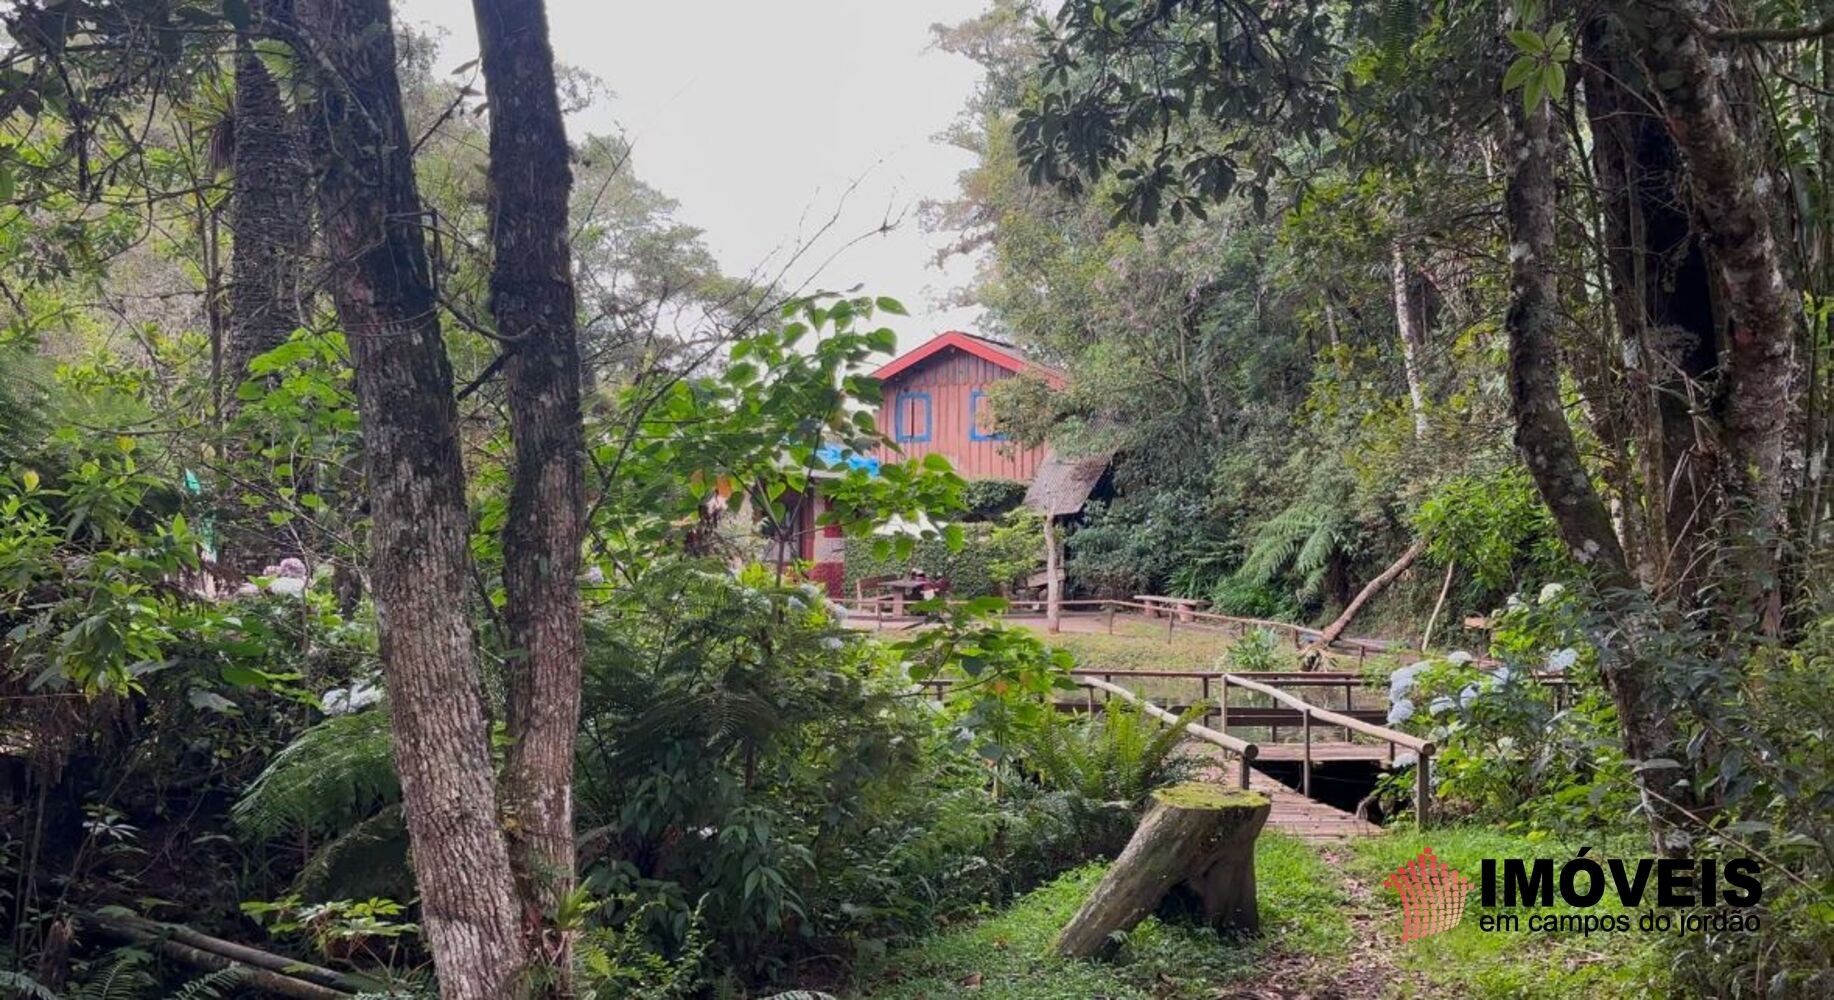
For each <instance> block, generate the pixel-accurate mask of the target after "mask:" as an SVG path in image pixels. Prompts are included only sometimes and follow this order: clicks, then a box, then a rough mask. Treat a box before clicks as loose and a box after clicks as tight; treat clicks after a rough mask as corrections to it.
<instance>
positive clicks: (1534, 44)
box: [1509, 30, 1547, 56]
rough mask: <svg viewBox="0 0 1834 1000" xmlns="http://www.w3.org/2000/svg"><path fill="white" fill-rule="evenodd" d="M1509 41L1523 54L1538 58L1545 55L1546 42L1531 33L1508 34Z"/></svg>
mask: <svg viewBox="0 0 1834 1000" xmlns="http://www.w3.org/2000/svg"><path fill="white" fill-rule="evenodd" d="M1509 41H1510V44H1512V45H1514V46H1515V47H1516V48H1518V49H1521V50H1522V51H1524V52H1528V53H1532V54H1534V55H1538V56H1542V55H1546V54H1547V42H1546V41H1545V40H1544V39H1542V37H1541V36H1540V35H1538V34H1536V33H1534V32H1532V31H1521V30H1517V31H1512V32H1510V33H1509Z"/></svg>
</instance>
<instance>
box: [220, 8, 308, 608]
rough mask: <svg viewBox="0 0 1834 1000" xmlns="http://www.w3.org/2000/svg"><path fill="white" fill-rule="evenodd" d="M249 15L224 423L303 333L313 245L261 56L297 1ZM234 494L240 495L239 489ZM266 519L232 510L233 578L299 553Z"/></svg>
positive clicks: (229, 552)
mask: <svg viewBox="0 0 1834 1000" xmlns="http://www.w3.org/2000/svg"><path fill="white" fill-rule="evenodd" d="M251 7H252V9H251V17H252V19H253V20H252V23H251V25H250V28H249V29H248V30H244V31H239V32H237V37H236V54H235V96H234V104H233V110H232V113H231V116H230V129H231V130H232V132H233V143H232V148H233V152H232V155H231V172H232V181H231V192H230V203H229V228H230V234H231V237H232V241H231V244H230V263H229V275H230V277H229V295H228V298H229V303H228V304H229V321H228V323H227V330H226V331H225V334H226V335H225V336H224V338H223V339H224V344H223V360H222V367H221V370H220V372H219V376H218V377H219V380H220V384H219V386H218V387H217V398H218V399H219V400H221V405H220V409H221V412H220V413H219V414H218V416H219V417H220V418H221V419H223V420H224V422H225V423H227V422H228V420H229V419H230V418H232V417H233V416H234V414H235V411H236V409H237V408H238V406H239V401H238V397H237V395H236V389H237V387H239V386H240V385H241V384H242V382H243V381H244V380H245V379H247V378H248V363H249V361H250V360H251V359H253V358H255V357H256V356H258V355H261V354H265V353H267V352H268V351H271V350H273V349H274V348H276V347H278V346H280V345H281V344H283V343H285V342H286V340H287V338H288V337H289V336H291V335H292V332H293V330H294V328H295V327H297V326H298V325H299V312H300V309H299V296H300V287H299V276H300V271H301V261H302V260H303V258H304V257H305V254H306V246H307V243H308V241H309V240H310V237H311V230H310V222H311V217H310V212H309V211H308V207H309V203H310V200H311V190H310V181H311V177H310V174H309V172H308V169H307V163H306V148H305V139H304V135H303V131H302V129H301V127H300V123H299V120H298V118H297V117H296V116H295V115H294V114H293V113H292V112H291V111H289V110H288V109H287V107H286V103H285V102H284V101H283V100H282V99H281V93H280V87H279V84H278V82H277V81H276V80H275V79H274V77H273V74H271V73H269V72H268V68H267V65H266V64H265V63H263V62H262V61H261V57H260V56H259V55H258V54H257V51H256V38H257V37H258V36H261V35H270V34H276V33H285V32H287V31H290V29H291V26H292V23H293V6H292V3H291V0H265V2H261V3H257V4H254V5H251ZM223 453H224V457H225V458H226V459H227V460H229V461H230V462H231V463H232V464H234V463H238V462H240V461H242V460H245V459H248V458H250V457H253V456H254V454H255V453H256V452H255V444H254V443H251V442H247V441H244V440H242V439H240V438H239V437H237V436H236V435H233V434H232V435H229V436H227V437H226V439H225V440H224V443H223ZM295 485H297V484H295ZM227 492H228V493H230V494H232V495H233V494H238V493H240V492H241V491H240V490H239V489H236V488H234V487H233V485H232V486H231V488H230V489H229V490H227ZM267 514H268V508H266V507H257V508H250V507H247V506H244V505H242V504H240V503H235V502H232V503H229V504H227V505H226V507H225V510H224V511H223V516H222V518H221V521H222V522H223V527H224V532H223V545H222V550H221V553H220V555H219V559H218V564H219V565H220V566H221V567H223V568H225V569H227V570H228V571H229V572H230V574H231V575H233V576H247V575H250V574H253V573H258V572H260V571H261V569H262V567H263V566H265V565H267V564H269V563H274V562H278V561H279V557H280V556H281V555H282V554H293V552H294V551H295V550H294V549H293V548H292V547H290V546H287V545H285V544H284V543H283V542H282V541H281V539H280V537H279V534H278V532H277V531H276V530H275V529H274V528H273V527H272V526H271V525H269V524H268V523H267Z"/></svg>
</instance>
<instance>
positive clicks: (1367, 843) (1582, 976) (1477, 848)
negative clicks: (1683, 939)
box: [1346, 827, 1672, 1000]
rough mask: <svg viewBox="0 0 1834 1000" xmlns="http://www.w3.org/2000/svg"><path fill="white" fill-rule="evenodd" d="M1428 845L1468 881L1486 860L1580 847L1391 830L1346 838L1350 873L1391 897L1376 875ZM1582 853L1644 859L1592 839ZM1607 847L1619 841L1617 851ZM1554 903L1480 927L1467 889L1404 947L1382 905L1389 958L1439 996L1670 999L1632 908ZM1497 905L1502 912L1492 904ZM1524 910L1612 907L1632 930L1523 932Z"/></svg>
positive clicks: (1636, 847)
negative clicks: (1453, 907) (1456, 920)
mask: <svg viewBox="0 0 1834 1000" xmlns="http://www.w3.org/2000/svg"><path fill="white" fill-rule="evenodd" d="M1428 845H1430V846H1431V847H1432V848H1433V853H1434V854H1435V855H1437V856H1438V857H1439V859H1440V860H1441V861H1443V862H1445V863H1446V864H1448V865H1450V866H1452V867H1453V868H1455V869H1457V870H1458V871H1459V872H1461V873H1463V874H1464V875H1465V877H1466V878H1469V879H1471V880H1472V882H1473V883H1475V882H1476V881H1477V880H1478V879H1479V878H1480V877H1481V876H1480V869H1479V865H1480V864H1481V862H1482V860H1483V859H1484V858H1510V857H1520V858H1536V857H1545V858H1552V859H1554V864H1555V870H1556V871H1558V870H1559V866H1560V865H1561V864H1562V863H1564V862H1566V861H1569V860H1571V859H1572V858H1573V857H1574V856H1575V855H1576V854H1577V853H1578V849H1579V847H1581V846H1584V845H1581V844H1574V845H1564V844H1562V845H1555V844H1551V843H1548V842H1545V841H1544V842H1541V843H1530V842H1529V841H1526V840H1524V839H1523V838H1521V837H1516V836H1511V835H1509V834H1506V833H1499V832H1497V831H1495V830H1490V829H1485V828H1482V827H1454V828H1449V829H1439V830H1429V831H1427V832H1426V833H1425V834H1417V833H1414V832H1413V831H1411V830H1394V831H1392V832H1389V833H1387V834H1385V835H1383V836H1380V837H1368V838H1364V839H1362V840H1356V841H1352V842H1350V843H1349V845H1348V848H1349V852H1350V861H1349V864H1348V865H1347V869H1346V870H1347V871H1348V872H1349V874H1350V875H1351V877H1353V878H1355V879H1357V880H1359V881H1361V882H1362V883H1363V884H1365V885H1370V886H1373V887H1375V891H1376V893H1377V894H1378V898H1379V899H1383V900H1386V901H1388V902H1390V903H1392V902H1393V898H1394V894H1393V893H1392V891H1390V890H1388V889H1384V888H1381V884H1382V879H1383V878H1384V877H1385V876H1386V875H1387V873H1388V872H1391V871H1393V870H1394V869H1395V868H1396V867H1398V866H1399V865H1401V864H1402V863H1404V862H1406V861H1408V860H1411V859H1412V858H1413V857H1414V856H1415V855H1417V854H1418V853H1419V852H1420V849H1421V847H1423V846H1428ZM1591 846H1592V850H1591V851H1590V852H1589V853H1588V855H1587V856H1588V857H1592V858H1596V859H1599V860H1600V861H1601V863H1602V862H1603V860H1604V859H1605V858H1609V857H1613V856H1617V857H1625V858H1634V857H1641V856H1643V855H1644V854H1646V853H1647V851H1648V848H1647V846H1645V845H1643V844H1641V843H1640V842H1639V843H1625V844H1619V845H1607V844H1599V843H1593V844H1592V845H1591ZM1613 847H1616V848H1621V849H1620V850H1616V852H1615V853H1614V851H1613ZM1554 899H1555V905H1554V906H1553V907H1552V908H1544V909H1541V910H1538V911H1530V910H1517V911H1515V912H1517V913H1518V914H1519V915H1520V918H1521V920H1522V922H1523V923H1524V925H1525V928H1524V929H1523V930H1520V931H1517V932H1505V931H1491V932H1485V931H1482V930H1479V929H1478V915H1479V913H1480V912H1482V910H1481V908H1480V907H1479V905H1478V899H1477V892H1476V890H1475V889H1473V891H1472V895H1471V901H1470V904H1469V906H1468V908H1467V909H1466V911H1465V919H1464V920H1463V921H1462V922H1461V923H1460V924H1459V925H1458V926H1457V927H1455V928H1453V929H1452V930H1450V931H1447V932H1445V933H1443V934H1436V935H1434V936H1432V937H1428V938H1423V939H1421V940H1418V941H1411V942H1408V943H1407V944H1401V943H1400V939H1401V910H1400V907H1399V906H1398V905H1392V906H1390V907H1388V909H1387V913H1386V920H1385V924H1386V926H1384V927H1382V928H1381V933H1382V934H1383V936H1384V937H1386V938H1388V939H1389V940H1392V941H1393V942H1395V948H1396V952H1395V963H1396V965H1397V967H1399V968H1403V969H1406V970H1408V971H1410V972H1411V973H1412V974H1414V975H1415V976H1417V977H1418V978H1419V979H1420V980H1423V981H1424V983H1426V984H1428V986H1429V987H1430V988H1429V989H1428V990H1427V991H1426V992H1429V993H1431V994H1433V995H1444V996H1453V995H1456V996H1471V997H1497V998H1503V997H1510V998H1524V1000H1529V998H1541V997H1547V998H1555V997H1645V996H1668V995H1672V991H1671V990H1670V989H1668V988H1667V987H1666V986H1665V981H1664V977H1663V973H1664V967H1665V965H1666V959H1665V958H1664V956H1663V955H1662V954H1661V952H1660V950H1659V949H1658V948H1657V947H1656V944H1657V943H1658V942H1659V941H1660V940H1661V939H1660V937H1658V936H1652V935H1648V934H1643V933H1641V932H1639V931H1637V930H1636V929H1635V926H1634V924H1635V921H1636V917H1637V913H1636V911H1632V910H1625V909H1622V908H1620V907H1618V906H1616V905H1614V904H1615V899H1616V897H1615V896H1614V895H1613V894H1611V893H1606V895H1605V902H1604V903H1601V904H1600V905H1598V906H1596V907H1592V908H1590V909H1586V910H1580V909H1576V908H1573V907H1569V906H1567V905H1566V904H1565V903H1563V902H1561V901H1560V897H1559V894H1558V893H1556V894H1555V897H1554ZM1496 912H1508V911H1502V910H1500V909H1499V910H1498V911H1496ZM1531 912H1538V913H1540V914H1542V915H1544V917H1543V919H1545V915H1546V914H1555V915H1559V914H1582V913H1591V914H1600V915H1604V914H1617V913H1628V914H1629V915H1630V918H1631V921H1632V925H1633V926H1632V929H1631V930H1630V932H1629V933H1624V934H1618V933H1605V934H1592V935H1589V936H1582V935H1580V934H1578V933H1570V932H1560V933H1550V932H1542V933H1532V932H1530V931H1528V930H1526V923H1527V920H1528V916H1529V914H1530V913H1531Z"/></svg>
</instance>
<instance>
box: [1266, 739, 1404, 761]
mask: <svg viewBox="0 0 1834 1000" xmlns="http://www.w3.org/2000/svg"><path fill="white" fill-rule="evenodd" d="M1259 746H1260V749H1261V755H1260V757H1258V758H1257V759H1258V760H1263V761H1269V760H1272V761H1281V762H1285V763H1298V762H1299V761H1302V760H1304V759H1305V744H1303V743H1262V744H1259ZM1409 752H1411V751H1409ZM1388 757H1389V749H1388V747H1387V746H1386V745H1377V744H1373V743H1319V742H1317V741H1316V740H1315V741H1313V743H1312V763H1314V764H1330V763H1333V762H1336V761H1375V762H1378V763H1386V762H1387V761H1388Z"/></svg>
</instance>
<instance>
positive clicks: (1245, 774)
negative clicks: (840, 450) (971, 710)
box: [842, 598, 1567, 840]
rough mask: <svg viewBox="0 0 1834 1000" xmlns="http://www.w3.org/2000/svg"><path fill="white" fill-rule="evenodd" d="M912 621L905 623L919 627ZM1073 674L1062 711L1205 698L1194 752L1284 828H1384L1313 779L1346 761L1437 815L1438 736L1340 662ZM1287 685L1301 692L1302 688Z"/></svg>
mask: <svg viewBox="0 0 1834 1000" xmlns="http://www.w3.org/2000/svg"><path fill="white" fill-rule="evenodd" d="M842 603H844V604H848V605H849V606H850V610H851V612H852V614H854V615H859V616H862V618H865V617H866V616H870V619H868V620H869V622H870V624H867V622H865V621H856V622H855V627H872V628H875V629H883V628H886V627H887V626H888V623H889V620H888V618H887V616H886V607H885V606H884V604H883V603H882V602H880V601H879V600H877V599H871V598H864V599H862V600H859V601H853V602H842ZM1063 607H1064V609H1065V612H1066V615H1065V617H1066V618H1068V617H1071V616H1075V617H1080V618H1095V619H1097V620H1098V621H1100V622H1103V623H1104V624H1105V626H1106V630H1107V631H1109V632H1110V633H1112V632H1113V631H1114V620H1115V616H1116V613H1117V612H1119V613H1121V614H1139V613H1144V615H1145V616H1146V617H1149V618H1155V619H1156V618H1157V616H1158V613H1159V612H1161V611H1163V612H1164V624H1165V627H1166V630H1167V632H1168V633H1170V632H1172V631H1173V630H1175V629H1177V628H1179V627H1184V628H1196V629H1200V630H1205V631H1211V632H1215V633H1221V634H1230V633H1233V634H1235V635H1241V634H1244V633H1246V632H1248V631H1250V630H1252V629H1267V630H1270V631H1275V632H1276V633H1282V632H1283V633H1285V634H1286V635H1287V636H1288V638H1289V639H1290V641H1291V643H1292V646H1293V648H1294V649H1295V650H1297V649H1300V648H1301V647H1302V646H1304V645H1305V644H1306V643H1309V642H1315V641H1316V640H1317V639H1318V638H1319V633H1318V631H1317V630H1315V629H1310V628H1307V627H1305V626H1302V625H1294V624H1292V623H1290V622H1278V621H1268V620H1263V619H1255V618H1240V617H1235V616H1231V615H1218V614H1210V613H1206V612H1202V611H1196V610H1192V609H1189V608H1182V607H1171V608H1160V607H1156V606H1153V605H1150V604H1143V603H1140V602H1138V601H1122V600H1111V599H1104V600H1091V601H1064V602H1063ZM1015 610H1017V609H1015ZM1021 613H1022V612H1021ZM907 622H908V624H903V625H901V626H899V627H911V626H916V625H919V624H920V622H918V621H910V620H907ZM1389 647H1390V644H1388V643H1385V642H1382V641H1380V640H1374V639H1351V638H1343V639H1340V640H1339V641H1338V642H1337V643H1334V644H1333V646H1332V648H1331V649H1329V650H1327V651H1324V652H1325V654H1326V655H1325V663H1326V664H1330V663H1332V662H1333V661H1334V660H1336V659H1337V658H1341V657H1354V658H1355V660H1356V662H1357V663H1358V664H1359V665H1361V664H1362V663H1363V662H1364V661H1365V660H1366V658H1367V657H1368V655H1369V654H1370V653H1372V652H1383V651H1386V650H1387V649H1388V648H1389ZM1477 665H1478V666H1479V667H1481V668H1489V667H1494V666H1495V665H1496V664H1495V663H1494V662H1491V661H1487V660H1479V661H1477ZM1070 674H1071V676H1072V677H1073V678H1074V679H1075V680H1076V682H1077V684H1078V685H1080V686H1081V687H1082V688H1083V689H1084V697H1083V698H1082V699H1080V700H1078V701H1075V702H1059V704H1058V707H1059V708H1060V709H1062V710H1065V711H1087V712H1090V713H1094V712H1099V711H1101V710H1102V706H1103V705H1104V704H1106V703H1107V702H1108V701H1109V700H1110V699H1114V698H1120V699H1122V700H1124V701H1128V702H1131V703H1133V704H1136V705H1139V706H1141V707H1142V708H1144V709H1145V711H1146V712H1148V713H1149V714H1151V715H1153V716H1155V717H1157V718H1159V719H1162V720H1164V721H1167V722H1177V721H1179V720H1180V719H1182V718H1183V717H1184V714H1185V713H1186V712H1187V711H1189V710H1190V708H1191V706H1193V705H1202V706H1203V712H1202V714H1201V715H1200V716H1199V717H1197V718H1196V719H1195V720H1193V721H1192V722H1191V723H1190V724H1189V725H1187V727H1186V729H1185V732H1186V734H1187V736H1188V737H1189V741H1188V748H1187V749H1188V752H1190V753H1192V754H1194V755H1198V756H1202V757H1206V758H1208V759H1209V761H1210V763H1209V765H1208V766H1207V767H1206V771H1207V772H1208V773H1210V774H1212V775H1213V776H1214V777H1215V778H1216V779H1217V780H1220V781H1227V782H1228V783H1230V784H1232V785H1235V786H1237V787H1240V788H1249V789H1253V790H1255V791H1258V792H1261V793H1263V794H1265V795H1267V796H1268V797H1269V798H1271V799H1272V800H1273V813H1272V815H1271V816H1270V817H1269V819H1268V822H1269V823H1270V824H1271V825H1273V826H1274V828H1276V829H1280V830H1284V831H1286V832H1288V833H1291V834H1294V835H1296V836H1299V837H1303V838H1306V839H1309V840H1336V839H1342V838H1345V837H1353V836H1361V835H1365V834H1370V833H1375V832H1377V831H1378V830H1379V829H1380V828H1379V827H1377V826H1376V825H1375V824H1374V823H1372V822H1370V821H1369V820H1368V819H1366V818H1364V817H1362V816H1358V815H1356V814H1355V813H1354V812H1353V811H1350V810H1346V809H1343V808H1339V806H1337V805H1333V804H1331V803H1329V802H1326V801H1323V800H1322V799H1320V798H1319V797H1318V796H1316V795H1314V788H1313V779H1314V777H1316V776H1317V772H1319V771H1320V770H1321V769H1323V770H1325V771H1327V772H1328V771H1330V770H1333V769H1336V770H1342V769H1343V765H1363V766H1364V767H1368V766H1374V767H1378V768H1394V767H1396V766H1407V765H1413V766H1414V795H1413V800H1414V801H1413V806H1414V822H1415V823H1416V824H1418V825H1419V826H1421V827H1425V826H1426V825H1427V824H1428V823H1430V822H1431V819H1432V814H1433V785H1432V768H1433V754H1434V752H1435V751H1436V749H1437V748H1436V747H1435V746H1434V745H1433V743H1432V742H1431V741H1430V740H1424V739H1421V738H1420V737H1418V736H1414V735H1412V734H1410V733H1404V732H1402V731H1400V730H1398V729H1394V728H1391V727H1390V726H1388V725H1387V722H1388V699H1387V696H1386V692H1379V694H1380V696H1379V697H1374V696H1370V694H1369V692H1370V690H1371V689H1370V687H1369V685H1368V683H1367V681H1366V680H1365V678H1364V677H1363V675H1362V674H1361V673H1358V672H1356V671H1352V670H1344V669H1338V670H1330V669H1321V670H1314V671H1297V670H1295V671H1256V672H1253V673H1248V672H1236V673H1230V672H1225V671H1201V670H1102V669H1086V668H1085V669H1075V670H1072V671H1070ZM1535 680H1537V681H1539V682H1541V683H1544V684H1548V685H1550V686H1552V687H1553V690H1554V698H1555V704H1556V705H1557V706H1558V705H1559V704H1560V702H1561V701H1562V700H1563V696H1564V694H1565V687H1566V684H1567V680H1566V678H1564V677H1562V676H1560V675H1547V676H1539V675H1538V676H1536V677H1535ZM929 683H930V685H932V686H941V685H945V684H947V683H948V682H947V681H942V680H940V679H939V680H937V681H931V682H929ZM1290 689H1299V690H1300V691H1303V692H1305V693H1304V694H1303V695H1302V694H1299V693H1295V691H1294V690H1290ZM1359 693H1364V694H1365V697H1364V699H1363V703H1362V704H1359V703H1358V698H1357V695H1358V694H1359ZM1327 702H1328V703H1329V704H1326V703H1327ZM1231 730H1236V732H1231ZM1241 731H1253V732H1256V733H1265V739H1259V738H1257V739H1254V740H1250V739H1248V738H1247V737H1245V736H1243V735H1240V733H1241ZM1283 736H1284V737H1287V738H1285V739H1283V738H1282V737H1283ZM1295 765H1297V768H1296V770H1297V774H1296V776H1294V777H1295V780H1294V782H1293V783H1292V784H1289V783H1287V782H1286V781H1282V780H1281V779H1280V778H1279V777H1276V776H1275V773H1273V772H1292V771H1293V770H1294V769H1295V767H1294V766H1295Z"/></svg>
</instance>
